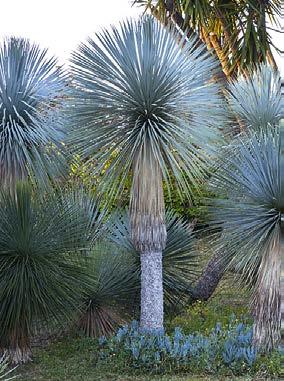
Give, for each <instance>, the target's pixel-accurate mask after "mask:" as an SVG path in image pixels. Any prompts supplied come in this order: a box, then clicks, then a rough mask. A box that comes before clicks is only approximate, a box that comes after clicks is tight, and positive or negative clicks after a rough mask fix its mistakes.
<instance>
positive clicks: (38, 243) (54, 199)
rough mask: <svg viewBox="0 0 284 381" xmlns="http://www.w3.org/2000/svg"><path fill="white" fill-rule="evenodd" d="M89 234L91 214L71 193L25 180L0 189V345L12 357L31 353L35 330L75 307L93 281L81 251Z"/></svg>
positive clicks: (62, 318) (24, 358)
mask: <svg viewBox="0 0 284 381" xmlns="http://www.w3.org/2000/svg"><path fill="white" fill-rule="evenodd" d="M90 236H91V225H90V219H89V218H88V217H87V216H86V213H85V211H84V210H82V208H81V207H80V206H79V207H78V206H76V205H75V203H71V202H70V197H65V196H63V195H62V196H60V195H59V194H53V193H51V194H49V195H44V196H42V195H41V194H39V192H34V191H33V190H32V188H31V186H30V185H28V184H25V183H24V184H22V183H17V184H16V187H15V191H14V192H10V190H9V189H7V190H4V189H2V190H1V191H0V270H1V279H0V321H1V331H0V348H1V350H2V351H5V350H7V352H8V353H9V356H10V359H11V361H12V362H15V363H21V362H26V361H28V360H29V359H30V357H31V350H30V339H31V337H32V335H33V334H34V333H35V332H36V331H37V330H41V329H43V328H44V329H46V328H48V327H52V328H54V324H61V325H62V324H65V322H67V321H70V319H72V318H74V314H76V312H77V313H78V309H79V307H80V304H81V302H82V298H83V293H84V290H85V289H88V287H90V284H91V281H89V277H88V276H87V275H86V274H87V272H86V266H87V263H85V260H82V255H80V256H79V254H80V250H82V249H84V248H86V245H87V244H88V242H89V241H90V238H89V237H90Z"/></svg>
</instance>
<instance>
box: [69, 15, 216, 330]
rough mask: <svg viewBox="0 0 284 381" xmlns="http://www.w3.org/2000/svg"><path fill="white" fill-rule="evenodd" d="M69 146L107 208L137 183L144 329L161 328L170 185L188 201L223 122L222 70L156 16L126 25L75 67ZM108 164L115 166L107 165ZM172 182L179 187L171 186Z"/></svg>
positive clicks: (135, 227) (78, 57)
mask: <svg viewBox="0 0 284 381" xmlns="http://www.w3.org/2000/svg"><path fill="white" fill-rule="evenodd" d="M71 63H72V66H71V72H72V75H73V78H74V84H73V87H74V89H73V99H71V100H70V102H71V104H70V108H69V112H70V115H71V121H70V123H71V124H72V125H73V128H72V133H71V135H70V146H74V147H75V152H76V153H77V154H79V155H80V157H82V158H89V159H90V160H94V159H95V160H96V167H95V173H96V174H98V173H103V176H102V180H103V181H102V187H101V189H100V192H101V193H104V192H107V193H108V197H109V199H110V200H113V199H114V198H115V197H117V196H119V194H120V193H121V192H122V190H123V189H124V185H125V181H126V179H127V178H129V176H131V177H132V187H131V191H130V208H129V209H130V229H131V239H132V242H133V245H134V247H135V249H136V250H137V251H139V253H140V259H141V326H142V327H147V328H151V329H156V328H161V327H163V280H162V251H163V249H164V248H165V245H166V239H167V233H166V227H165V205H164V194H163V186H162V185H163V181H164V182H165V183H166V184H167V187H168V189H171V188H172V187H173V186H174V185H176V186H177V187H178V189H179V191H180V192H184V193H185V194H187V195H189V189H188V178H190V179H191V180H192V182H193V183H194V184H195V185H196V186H197V184H198V179H199V178H200V177H201V176H202V175H203V172H204V171H203V170H204V164H205V158H204V156H203V157H201V153H200V150H199V149H198V145H199V144H200V145H201V144H203V143H204V144H203V145H204V146H206V143H207V142H208V141H210V139H213V138H214V137H215V135H216V131H217V128H216V127H217V126H219V124H220V119H222V115H223V110H222V99H221V96H220V95H219V87H218V85H217V84H215V83H213V82H212V81H210V79H211V77H212V75H214V73H215V70H216V62H215V61H214V59H213V58H212V57H211V55H210V54H208V53H206V52H204V49H203V47H200V46H197V44H196V40H194V39H187V38H186V36H184V37H182V38H180V35H178V34H177V32H175V31H174V30H173V29H169V28H167V29H166V28H164V27H163V26H161V25H160V24H159V23H158V22H157V21H155V20H154V19H153V18H148V17H146V18H142V19H140V20H139V21H137V22H134V21H126V22H123V23H121V25H120V27H118V28H116V27H112V28H111V30H104V31H103V32H102V33H99V34H97V35H96V39H95V40H93V39H91V38H89V40H88V42H87V43H86V44H82V45H80V47H79V49H78V51H77V52H75V53H74V54H73V56H72V59H71ZM109 163H110V164H109ZM171 179H174V181H175V183H174V184H173V182H171Z"/></svg>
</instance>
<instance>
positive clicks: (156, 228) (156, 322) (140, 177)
mask: <svg viewBox="0 0 284 381" xmlns="http://www.w3.org/2000/svg"><path fill="white" fill-rule="evenodd" d="M133 173H134V175H133V183H132V190H131V197H130V231H131V239H132V242H133V245H134V247H135V248H136V250H137V251H139V252H140V258H141V305H140V307H141V319H140V325H141V328H143V329H151V330H152V329H153V330H156V329H162V328H163V276H162V251H163V249H164V248H165V245H166V238H167V233H166V226H165V204H164V195H163V185H162V173H161V169H160V165H159V161H158V160H157V159H156V157H155V155H154V154H153V152H152V150H151V148H150V144H149V142H147V141H146V142H144V145H143V146H142V148H141V150H140V152H139V155H138V156H137V158H136V161H135V165H134V168H133Z"/></svg>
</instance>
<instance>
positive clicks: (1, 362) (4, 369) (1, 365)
mask: <svg viewBox="0 0 284 381" xmlns="http://www.w3.org/2000/svg"><path fill="white" fill-rule="evenodd" d="M14 370H15V368H12V369H9V356H8V355H7V353H4V354H3V355H2V356H1V357H0V380H2V381H10V380H14V379H15V378H16V377H17V376H16V375H14V376H11V373H12V372H13V371H14Z"/></svg>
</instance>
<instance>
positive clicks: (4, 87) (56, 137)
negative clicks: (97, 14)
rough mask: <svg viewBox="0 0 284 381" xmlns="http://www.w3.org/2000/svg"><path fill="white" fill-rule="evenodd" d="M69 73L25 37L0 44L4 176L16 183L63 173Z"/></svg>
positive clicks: (0, 172)
mask: <svg viewBox="0 0 284 381" xmlns="http://www.w3.org/2000/svg"><path fill="white" fill-rule="evenodd" d="M65 88H66V74H65V73H64V71H63V70H62V69H61V68H60V67H58V65H57V61H56V59H55V58H52V57H51V58H48V55H47V51H46V50H41V49H40V48H39V47H38V46H37V45H35V44H31V43H30V42H29V41H28V40H25V39H22V38H15V37H12V38H9V39H7V40H5V41H4V43H3V44H2V45H1V47H0V181H1V185H2V186H8V187H13V186H14V185H15V183H16V181H17V180H23V179H25V178H27V177H28V176H33V177H35V178H36V179H37V180H47V179H48V177H49V176H51V175H55V174H60V172H59V170H60V169H61V166H62V164H63V162H64V161H63V157H62V154H61V151H62V140H63V137H64V129H63V123H62V116H61V114H60V108H61V106H62V102H63V97H64V93H65Z"/></svg>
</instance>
